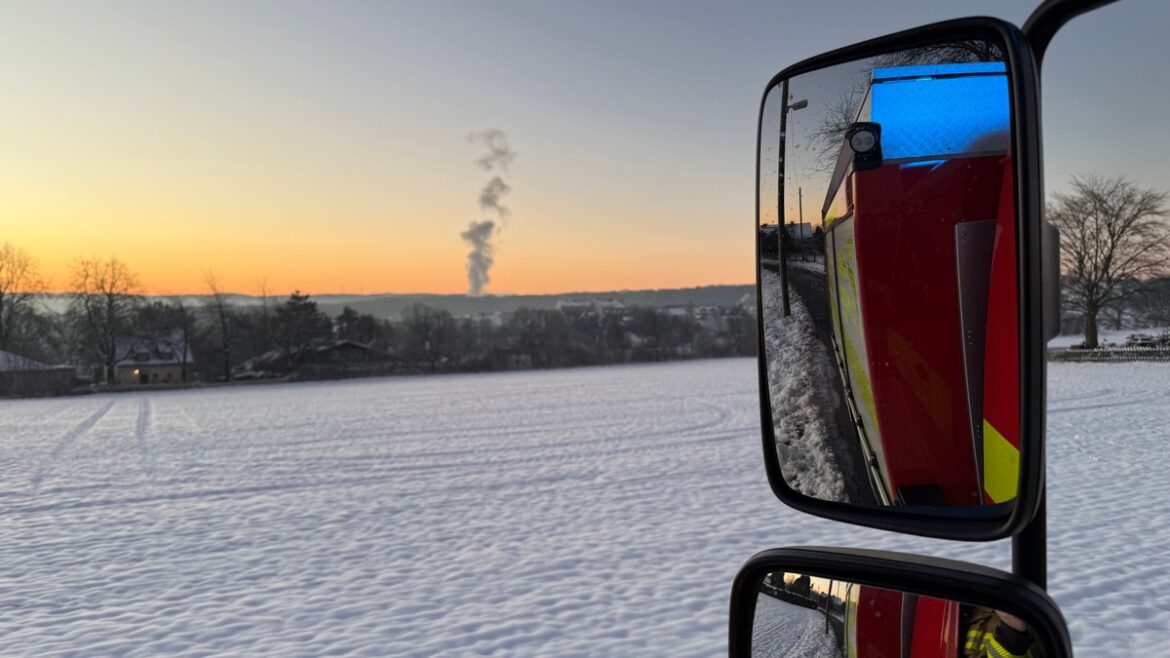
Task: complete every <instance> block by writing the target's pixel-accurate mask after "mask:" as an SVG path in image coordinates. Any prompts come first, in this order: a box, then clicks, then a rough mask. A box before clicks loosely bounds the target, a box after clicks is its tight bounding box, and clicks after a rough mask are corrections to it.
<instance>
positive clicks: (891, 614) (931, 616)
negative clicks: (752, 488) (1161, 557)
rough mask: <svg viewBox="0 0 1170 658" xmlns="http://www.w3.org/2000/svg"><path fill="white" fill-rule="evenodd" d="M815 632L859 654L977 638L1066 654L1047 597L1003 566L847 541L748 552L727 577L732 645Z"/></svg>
mask: <svg viewBox="0 0 1170 658" xmlns="http://www.w3.org/2000/svg"><path fill="white" fill-rule="evenodd" d="M1003 620H1010V622H1008V621H1003ZM818 642H819V643H824V645H826V648H828V649H831V650H833V651H842V652H845V653H843V654H842V655H858V656H865V655H879V654H880V655H935V654H934V653H932V652H939V653H937V655H962V646H963V645H964V644H966V643H978V642H987V643H991V642H996V643H999V644H1002V645H1004V646H1006V647H1008V650H1007V652H1006V653H1007V654H1008V655H1016V654H1018V655H1023V654H1024V653H1025V652H1026V651H1027V649H1028V648H1031V649H1033V651H1032V653H1028V654H1027V655H1042V656H1045V657H1046V658H1068V657H1071V656H1072V645H1071V640H1070V639H1069V634H1068V628H1067V625H1066V624H1065V621H1064V618H1063V616H1062V615H1061V613H1060V609H1059V608H1058V607H1057V606H1056V604H1055V603H1054V602H1053V601H1052V599H1051V598H1050V597H1049V596H1048V595H1047V594H1045V593H1044V591H1042V590H1041V589H1040V588H1038V587H1036V586H1035V585H1033V584H1032V583H1029V582H1028V581H1025V580H1023V579H1021V578H1018V577H1016V576H1013V575H1011V574H1008V573H1004V572H1002V571H998V570H995V569H990V568H987V567H982V566H977V565H973V564H966V563H963V562H957V561H954V560H946V559H941V558H931V557H921V556H915V555H904V554H899V553H891V552H887V551H870V550H862V549H845V548H819V547H799V548H781V549H773V550H768V551H764V552H761V553H758V554H756V555H755V556H753V557H752V558H751V559H750V560H748V562H747V563H746V564H745V565H744V567H743V568H742V569H741V570H740V572H739V574H738V575H737V576H736V578H735V583H734V585H733V587H732V592H731V624H730V637H729V645H728V646H729V655H730V656H731V657H732V658H750V657H752V656H753V655H754V657H755V658H765V657H766V656H769V655H772V652H773V651H779V653H778V654H777V655H788V654H787V653H785V652H784V651H783V649H784V648H788V647H792V646H795V645H797V644H799V645H800V646H801V647H807V646H808V645H809V644H812V643H818ZM753 647H754V649H755V650H754V651H753ZM944 649H945V653H942V652H941V651H942V650H944ZM952 651H953V653H952ZM810 655H811V654H810ZM818 655H819V654H818ZM992 655H997V654H994V653H993V654H992Z"/></svg>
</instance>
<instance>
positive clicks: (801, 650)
mask: <svg viewBox="0 0 1170 658" xmlns="http://www.w3.org/2000/svg"><path fill="white" fill-rule="evenodd" d="M840 656H841V646H840V645H839V644H837V638H836V636H835V635H833V633H832V632H831V631H829V630H828V629H827V628H826V627H825V613H823V612H819V611H817V610H813V609H811V608H802V607H800V606H798V605H793V604H791V603H785V602H784V601H781V600H780V599H776V598H772V597H771V596H767V595H764V594H761V595H760V596H759V598H757V599H756V619H755V621H754V622H753V623H752V658H840Z"/></svg>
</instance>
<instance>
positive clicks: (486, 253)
mask: <svg viewBox="0 0 1170 658" xmlns="http://www.w3.org/2000/svg"><path fill="white" fill-rule="evenodd" d="M495 230H496V223H495V222H493V221H492V220H490V219H485V220H483V221H479V222H472V223H470V224H468V225H467V230H466V231H464V232H462V233H460V234H459V237H461V238H463V241H464V242H466V243H468V244H470V245H471V253H469V254H467V294H468V295H472V296H478V295H482V294H483V289H484V286H486V285H487V284H488V281H490V280H491V275H490V272H491V269H492V262H493V261H494V260H495V248H494V247H492V242H491V240H492V234H493V233H494V232H495Z"/></svg>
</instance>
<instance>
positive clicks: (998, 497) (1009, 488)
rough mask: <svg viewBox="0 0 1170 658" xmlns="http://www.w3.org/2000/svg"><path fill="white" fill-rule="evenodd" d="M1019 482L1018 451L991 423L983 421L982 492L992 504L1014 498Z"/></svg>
mask: <svg viewBox="0 0 1170 658" xmlns="http://www.w3.org/2000/svg"><path fill="white" fill-rule="evenodd" d="M1019 482H1020V451H1019V450H1018V449H1016V447H1015V446H1013V445H1012V444H1011V443H1009V442H1008V440H1007V439H1005V438H1003V435H1002V434H1000V433H999V432H998V431H997V430H996V429H995V427H993V426H992V425H991V423H989V422H987V420H986V419H985V420H984V421H983V491H985V492H986V493H987V495H988V496H989V497H990V498H991V500H992V501H993V502H996V503H1005V502H1007V501H1009V500H1013V499H1015V497H1016V487H1017V486H1018V485H1019Z"/></svg>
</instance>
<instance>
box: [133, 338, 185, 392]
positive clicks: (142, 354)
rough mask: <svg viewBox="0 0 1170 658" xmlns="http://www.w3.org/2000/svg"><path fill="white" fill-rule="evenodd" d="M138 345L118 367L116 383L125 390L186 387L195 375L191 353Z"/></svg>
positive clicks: (136, 343) (142, 342) (170, 348)
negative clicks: (155, 386)
mask: <svg viewBox="0 0 1170 658" xmlns="http://www.w3.org/2000/svg"><path fill="white" fill-rule="evenodd" d="M182 349H183V348H179V349H176V348H174V347H171V346H169V345H160V344H151V343H148V342H145V341H137V342H135V343H134V344H133V345H131V346H130V349H129V350H127V352H126V356H124V357H123V358H122V359H121V360H120V361H118V362H117V364H115V366H114V382H115V383H116V384H121V385H125V386H151V385H173V384H182V383H183V382H185V381H186V379H187V378H186V373H189V372H190V371H191V365H192V362H191V350H190V348H187V349H186V354H181V353H180V351H181V350H182Z"/></svg>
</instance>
